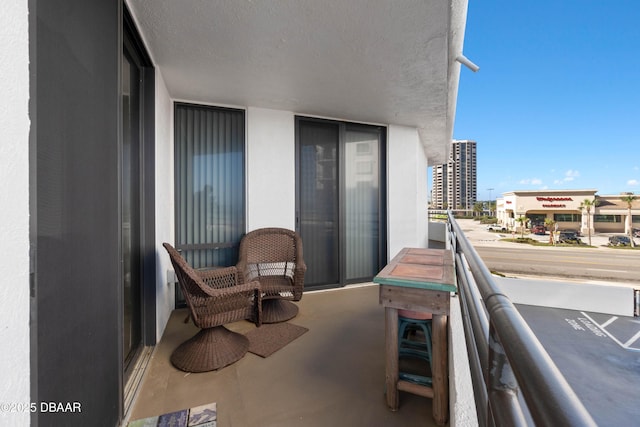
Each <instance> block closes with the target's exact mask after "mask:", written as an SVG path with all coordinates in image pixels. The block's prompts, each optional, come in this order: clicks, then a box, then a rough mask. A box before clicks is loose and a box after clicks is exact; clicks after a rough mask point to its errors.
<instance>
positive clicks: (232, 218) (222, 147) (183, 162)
mask: <svg viewBox="0 0 640 427" xmlns="http://www.w3.org/2000/svg"><path fill="white" fill-rule="evenodd" d="M175 117H176V124H175V128H176V133H175V146H176V149H175V153H176V161H175V169H176V171H175V176H176V204H177V206H176V222H177V225H176V245H177V246H178V247H179V246H180V245H187V244H201V245H207V246H208V247H209V248H207V249H197V250H188V251H184V255H185V257H186V258H187V261H189V262H190V263H191V264H192V265H193V266H194V267H196V268H198V267H206V266H213V265H216V266H222V265H232V264H235V262H236V261H237V245H238V243H239V241H240V238H241V236H242V234H243V233H244V231H245V223H244V218H245V213H244V210H245V201H244V200H245V199H244V193H245V192H244V173H245V172H244V162H243V161H240V162H239V161H238V159H243V158H244V144H245V141H244V112H243V111H241V110H230V109H222V108H214V107H206V106H197V105H187V104H176V115H175ZM217 245H225V246H226V245H233V246H234V247H233V248H230V249H229V248H224V247H222V248H216V246H217Z"/></svg>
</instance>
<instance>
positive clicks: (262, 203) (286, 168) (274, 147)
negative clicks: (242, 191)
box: [247, 107, 296, 231]
mask: <svg viewBox="0 0 640 427" xmlns="http://www.w3.org/2000/svg"><path fill="white" fill-rule="evenodd" d="M295 165H296V162H295V118H294V114H293V113H292V112H288V111H279V110H269V109H263V108H254V107H249V108H248V109H247V231H251V230H255V229H257V228H262V227H283V228H289V229H291V230H294V229H295V200H296V198H295Z"/></svg>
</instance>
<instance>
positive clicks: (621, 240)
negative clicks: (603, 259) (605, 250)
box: [609, 235, 635, 246]
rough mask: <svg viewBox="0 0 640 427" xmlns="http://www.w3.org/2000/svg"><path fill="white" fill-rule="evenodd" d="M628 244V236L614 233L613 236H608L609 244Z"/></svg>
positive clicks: (629, 242) (629, 241) (629, 240)
mask: <svg viewBox="0 0 640 427" xmlns="http://www.w3.org/2000/svg"><path fill="white" fill-rule="evenodd" d="M634 243H635V242H634ZM628 245H631V239H629V237H628V236H622V235H615V236H611V237H609V246H628Z"/></svg>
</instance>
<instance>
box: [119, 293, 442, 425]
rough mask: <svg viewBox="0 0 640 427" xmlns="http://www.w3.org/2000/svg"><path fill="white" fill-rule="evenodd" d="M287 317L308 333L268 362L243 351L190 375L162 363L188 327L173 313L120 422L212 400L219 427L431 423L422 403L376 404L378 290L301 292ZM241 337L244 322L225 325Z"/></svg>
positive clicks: (427, 404) (381, 373)
mask: <svg viewBox="0 0 640 427" xmlns="http://www.w3.org/2000/svg"><path fill="white" fill-rule="evenodd" d="M297 304H298V305H299V307H300V313H299V314H298V316H297V317H295V318H294V319H292V320H290V323H293V324H296V325H300V326H304V327H306V328H308V329H309V331H308V332H307V333H305V334H304V335H302V336H301V337H299V338H298V339H296V340H294V341H293V342H292V343H290V344H289V345H287V346H285V347H284V348H282V349H280V350H279V351H277V352H276V353H274V354H272V355H271V356H269V357H267V358H262V357H259V356H256V355H254V354H252V353H247V354H246V356H245V357H244V358H242V359H241V360H240V361H238V362H236V363H235V364H233V365H230V366H227V367H225V368H223V369H221V370H219V371H213V372H208V373H199V374H189V373H186V372H182V371H180V370H178V369H176V368H174V367H173V366H172V365H171V363H170V362H169V357H170V355H171V353H172V351H173V350H174V349H175V348H176V347H177V346H178V345H179V344H180V343H182V342H183V341H184V340H186V339H188V338H190V337H191V336H193V335H194V334H195V333H196V332H197V328H196V327H195V326H194V325H193V323H192V322H189V323H188V324H185V323H184V322H183V321H184V319H185V317H186V314H187V311H186V309H180V310H175V311H174V312H173V313H172V315H171V318H170V320H169V323H168V326H167V328H166V330H165V333H164V335H163V337H162V339H161V340H160V342H159V343H158V345H157V346H156V348H155V350H154V353H153V356H152V359H151V361H150V362H149V366H148V368H147V371H146V373H145V376H144V379H143V382H142V384H141V385H140V388H139V390H138V392H137V396H136V399H135V401H134V403H133V407H132V409H131V413H130V416H129V417H128V418H129V420H136V419H140V418H145V417H150V416H156V415H160V414H164V413H168V412H172V411H177V410H180V409H185V408H190V407H195V406H198V405H204V404H207V403H211V402H216V403H217V410H218V426H220V427H223V426H224V427H232V426H237V427H258V426H259V427H268V426H305V427H314V426H318V427H326V426H349V427H351V426H367V427H372V426H385V427H394V426H398V427H400V426H402V427H407V426H435V423H434V421H433V418H432V414H431V403H432V402H431V400H430V399H426V398H423V397H420V396H415V395H412V394H408V393H401V395H400V409H399V410H398V411H397V412H392V411H391V410H389V409H388V408H387V406H386V404H385V400H384V380H385V368H384V345H385V343H384V310H383V308H382V307H381V306H380V305H379V304H378V286H377V285H373V284H370V285H363V286H355V287H347V288H342V289H339V290H331V291H317V292H308V293H305V294H304V296H303V298H302V300H301V301H300V302H299V303H297ZM228 327H229V329H232V330H234V331H237V332H241V333H246V332H248V331H250V330H251V329H253V328H255V326H254V325H253V324H251V323H249V322H238V323H233V324H231V325H228Z"/></svg>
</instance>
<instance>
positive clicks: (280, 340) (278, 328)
mask: <svg viewBox="0 0 640 427" xmlns="http://www.w3.org/2000/svg"><path fill="white" fill-rule="evenodd" d="M308 330H309V329H307V328H305V327H302V326H298V325H293V324H291V323H286V322H285V323H269V324H263V325H262V326H260V327H259V328H255V329H253V330H251V331H249V332H248V333H247V334H246V335H245V336H246V337H247V338H249V351H250V352H251V353H253V354H256V355H258V356H260V357H268V356H270V355H272V354H273V353H275V352H276V351H278V350H280V349H281V348H282V347H284V346H286V345H287V344H289V343H290V342H291V341H293V340H295V339H296V338H298V337H299V336H301V335H302V334H304V333H305V332H307V331H308Z"/></svg>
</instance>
